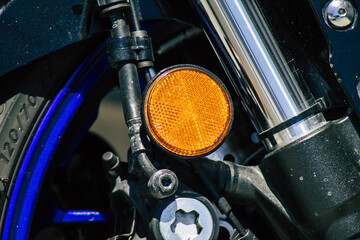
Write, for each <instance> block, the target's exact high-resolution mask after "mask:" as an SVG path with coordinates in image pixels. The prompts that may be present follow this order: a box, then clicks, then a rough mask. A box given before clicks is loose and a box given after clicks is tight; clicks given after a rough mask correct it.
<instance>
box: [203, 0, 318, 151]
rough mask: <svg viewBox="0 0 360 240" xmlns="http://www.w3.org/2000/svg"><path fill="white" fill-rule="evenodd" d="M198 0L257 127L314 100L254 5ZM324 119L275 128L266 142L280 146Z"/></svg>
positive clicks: (287, 116)
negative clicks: (272, 134) (278, 129)
mask: <svg viewBox="0 0 360 240" xmlns="http://www.w3.org/2000/svg"><path fill="white" fill-rule="evenodd" d="M197 2H198V4H199V5H200V9H202V12H203V14H204V16H205V18H206V19H207V21H208V23H209V25H210V26H211V27H212V31H213V32H214V34H215V37H216V38H217V39H218V42H217V44H220V47H221V49H223V50H224V51H225V52H226V55H227V57H228V59H227V60H228V63H229V64H230V69H232V70H233V71H236V76H237V78H238V79H237V80H238V81H240V83H241V90H240V92H241V96H242V97H243V103H244V105H245V107H246V108H247V111H248V112H249V114H250V117H251V119H252V121H253V123H254V125H255V127H256V129H257V131H258V132H262V131H265V130H267V129H270V128H272V127H274V126H277V125H278V124H280V123H282V122H284V121H286V120H288V119H290V118H292V117H294V116H297V115H298V114H299V113H301V112H302V111H304V110H306V109H308V108H309V107H310V106H312V105H313V104H314V103H315V101H314V98H313V97H312V95H311V94H310V92H309V90H308V89H307V88H306V86H305V85H303V84H302V85H300V84H299V81H298V80H297V79H296V78H295V76H294V74H293V73H292V71H291V70H290V68H289V66H288V64H287V63H286V61H285V59H284V57H283V56H282V55H281V52H280V50H279V48H278V46H277V44H276V42H275V40H274V39H273V37H272V35H271V34H270V30H269V29H268V28H267V26H266V24H264V23H265V21H264V20H263V19H262V17H261V14H259V13H257V12H256V11H257V9H256V7H254V6H252V8H251V10H252V11H251V14H250V11H248V9H250V8H249V6H246V5H245V4H244V2H245V1H240V0H199V1H197ZM247 2H251V1H247ZM254 19H256V21H255V20H254ZM255 23H257V24H255ZM324 122H325V120H324V118H323V116H322V114H318V115H316V116H313V117H310V118H308V119H304V120H302V121H300V122H298V123H297V124H295V125H292V126H291V127H289V128H287V129H285V130H283V131H281V132H278V133H277V134H275V135H274V136H273V137H272V138H268V139H266V140H265V141H264V143H265V145H266V146H267V148H268V149H269V150H272V149H275V148H278V147H281V146H284V145H286V144H288V143H290V142H292V141H294V140H296V139H298V138H300V137H302V136H304V135H306V134H308V133H310V132H312V131H313V130H315V129H317V128H318V127H320V126H321V125H323V124H324Z"/></svg>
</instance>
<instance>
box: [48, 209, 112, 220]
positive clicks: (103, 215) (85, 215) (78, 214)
mask: <svg viewBox="0 0 360 240" xmlns="http://www.w3.org/2000/svg"><path fill="white" fill-rule="evenodd" d="M111 220H113V218H112V214H111V213H109V212H98V211H91V210H71V211H67V212H65V211H62V210H60V209H57V211H56V214H55V215H54V219H53V222H54V223H55V224H76V223H94V222H107V221H111Z"/></svg>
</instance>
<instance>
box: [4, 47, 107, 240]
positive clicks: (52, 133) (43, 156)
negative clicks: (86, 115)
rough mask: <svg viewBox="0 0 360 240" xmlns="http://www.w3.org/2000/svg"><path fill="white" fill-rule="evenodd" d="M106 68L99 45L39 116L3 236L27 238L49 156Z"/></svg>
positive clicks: (11, 201) (21, 168) (10, 204)
mask: <svg viewBox="0 0 360 240" xmlns="http://www.w3.org/2000/svg"><path fill="white" fill-rule="evenodd" d="M108 69H109V63H108V60H107V56H106V54H105V45H104V44H102V45H101V46H99V47H98V48H97V49H96V50H95V51H94V52H93V53H92V54H91V55H90V56H89V57H88V58H87V59H86V60H85V61H84V62H83V64H82V65H81V66H80V67H79V68H78V69H77V71H76V72H75V73H74V74H73V76H72V77H71V78H70V79H69V81H68V83H67V84H66V86H65V87H64V88H63V89H61V91H60V92H59V93H58V94H57V96H56V98H55V99H54V101H53V102H52V103H51V104H50V106H49V108H48V110H47V111H46V113H45V115H44V117H43V119H42V120H41V122H40V124H39V126H38V128H37V130H36V132H35V134H34V136H33V138H32V140H31V142H30V144H29V147H28V149H27V150H26V153H25V155H24V158H23V161H22V163H21V166H20V169H19V171H18V175H17V179H16V182H15V185H14V188H13V190H12V192H11V196H10V201H9V206H8V208H7V212H6V216H5V218H4V219H5V223H4V228H3V236H2V239H27V238H28V236H29V232H30V226H31V221H32V217H33V214H34V209H35V204H36V201H37V198H38V195H39V192H40V189H41V186H42V183H43V180H44V176H45V173H46V171H47V169H48V167H49V165H50V162H51V160H52V156H53V155H54V153H55V150H56V148H57V146H58V144H59V143H60V141H61V139H62V137H63V135H64V133H65V130H66V129H67V128H68V127H69V125H70V123H71V121H72V119H73V118H74V116H75V115H76V113H77V111H78V110H79V108H80V107H81V106H82V104H83V100H84V99H85V98H86V97H87V96H88V95H89V93H90V90H92V89H93V87H94V86H95V84H96V83H98V82H99V80H100V79H101V77H102V76H103V75H104V74H105V72H106V71H107V70H108Z"/></svg>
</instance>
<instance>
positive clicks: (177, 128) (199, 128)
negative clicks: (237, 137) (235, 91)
mask: <svg viewBox="0 0 360 240" xmlns="http://www.w3.org/2000/svg"><path fill="white" fill-rule="evenodd" d="M144 117H145V122H146V125H147V129H148V131H149V133H150V135H151V136H152V138H153V139H155V140H156V142H157V143H159V144H160V146H162V147H163V148H164V149H166V150H168V151H170V152H172V153H174V154H176V155H180V156H183V157H196V156H201V155H204V154H207V153H209V152H211V151H212V150H214V149H216V148H217V147H218V146H219V145H220V143H221V142H222V140H224V138H225V136H226V135H227V133H228V131H229V129H230V125H231V120H232V102H231V99H230V97H229V94H228V92H227V90H226V89H225V87H224V85H223V84H222V83H221V82H220V80H218V79H217V78H216V77H215V76H214V75H212V74H211V73H209V72H207V71H206V70H204V69H201V68H199V67H196V66H188V65H185V66H177V67H173V68H170V69H168V70H165V71H163V72H161V73H160V74H159V75H158V76H157V77H156V78H155V79H154V81H153V82H152V83H151V85H150V86H149V88H148V89H147V92H146V95H145V100H144Z"/></svg>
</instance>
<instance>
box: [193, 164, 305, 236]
mask: <svg viewBox="0 0 360 240" xmlns="http://www.w3.org/2000/svg"><path fill="white" fill-rule="evenodd" d="M192 164H194V165H196V166H197V167H196V169H199V170H200V169H201V170H202V171H204V172H206V173H207V176H209V177H208V178H209V181H210V183H211V184H212V185H213V186H214V187H215V188H216V189H217V190H218V191H219V193H221V194H222V195H224V196H225V197H226V198H227V199H228V200H229V202H230V203H233V204H237V205H244V206H249V205H251V206H254V207H255V208H256V209H257V210H258V211H259V212H260V213H261V215H262V216H263V217H264V219H266V221H267V223H268V224H269V226H271V227H272V230H273V231H274V233H275V234H276V235H277V236H278V237H279V238H280V239H307V234H306V233H305V232H304V231H302V230H301V228H299V227H298V226H297V225H296V224H294V222H293V218H292V216H291V215H289V213H288V211H287V209H285V208H284V206H283V204H282V203H281V202H280V201H279V200H278V198H277V196H276V195H274V193H273V192H272V191H271V190H270V188H269V186H268V184H267V182H266V180H265V179H264V176H263V174H262V172H261V170H260V168H259V167H258V166H242V165H239V164H234V163H232V162H228V161H213V160H208V159H198V160H197V161H196V162H195V161H194V163H192ZM199 170H198V171H197V173H198V172H199Z"/></svg>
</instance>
